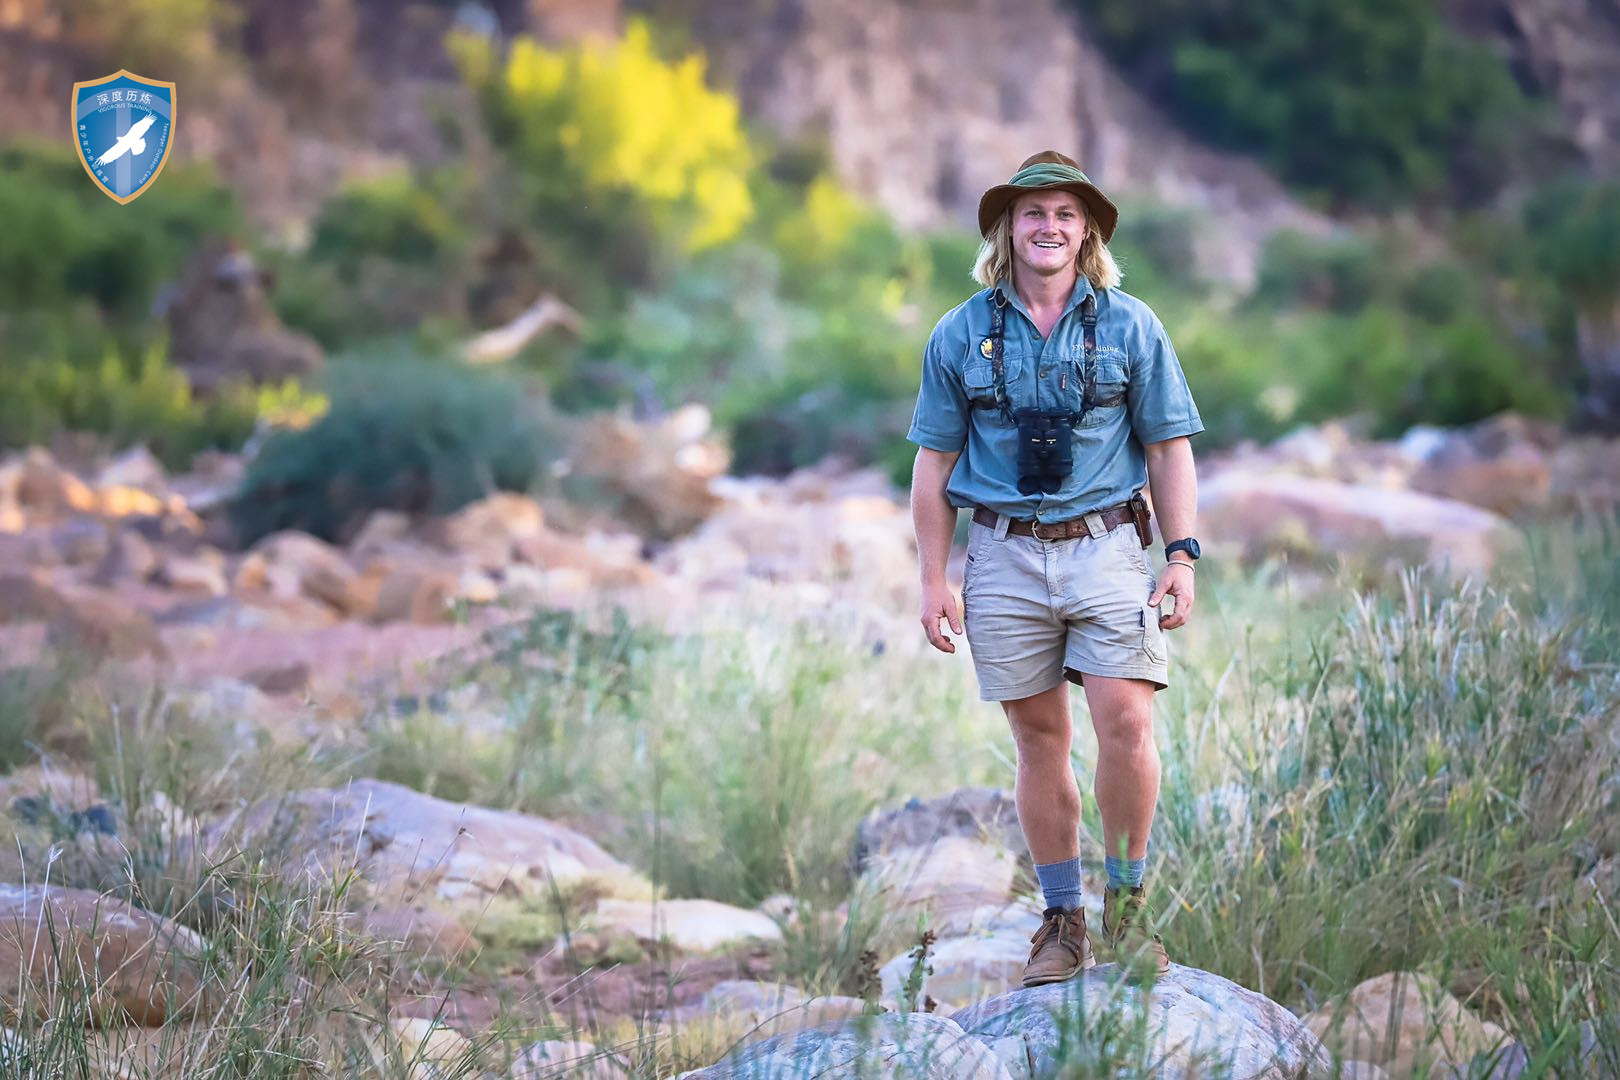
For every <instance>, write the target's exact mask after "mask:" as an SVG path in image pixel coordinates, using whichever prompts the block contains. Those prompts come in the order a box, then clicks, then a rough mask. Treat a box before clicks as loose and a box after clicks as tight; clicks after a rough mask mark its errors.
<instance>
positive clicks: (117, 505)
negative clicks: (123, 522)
mask: <svg viewBox="0 0 1620 1080" xmlns="http://www.w3.org/2000/svg"><path fill="white" fill-rule="evenodd" d="M167 509H168V504H167V503H165V502H164V501H163V500H162V499H159V498H158V497H157V496H156V495H152V494H150V493H148V492H145V491H142V490H141V489H140V488H133V487H124V486H122V485H118V486H114V487H105V488H102V489H101V490H100V491H98V492H96V511H97V512H98V513H99V514H101V516H103V517H119V518H121V517H130V516H132V515H140V516H142V517H159V516H161V515H162V514H163V512H164V511H165V510H167Z"/></svg>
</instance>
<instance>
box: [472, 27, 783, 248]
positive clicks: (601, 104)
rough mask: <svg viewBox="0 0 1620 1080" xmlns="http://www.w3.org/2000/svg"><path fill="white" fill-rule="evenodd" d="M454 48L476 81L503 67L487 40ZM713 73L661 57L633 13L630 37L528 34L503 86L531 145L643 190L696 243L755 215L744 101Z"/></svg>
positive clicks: (674, 229) (592, 181) (726, 233)
mask: <svg viewBox="0 0 1620 1080" xmlns="http://www.w3.org/2000/svg"><path fill="white" fill-rule="evenodd" d="M450 48H451V51H452V53H453V54H454V55H455V56H456V57H457V58H458V60H459V61H460V63H461V66H462V71H463V73H464V74H465V75H466V76H467V77H468V79H469V81H472V82H474V83H475V84H477V83H478V82H479V81H480V79H481V78H489V77H491V76H492V75H493V72H494V65H493V61H492V58H491V57H490V55H489V53H488V46H487V45H485V44H483V43H481V42H478V41H476V40H474V39H471V38H468V37H461V38H458V39H455V40H453V41H452V42H451V45H450ZM705 70H706V64H705V62H704V58H703V57H702V56H701V55H695V54H694V55H690V56H687V57H685V58H683V59H680V60H675V61H668V60H664V59H663V58H661V57H660V56H659V55H658V54H657V52H656V51H655V49H654V48H653V42H652V34H651V32H650V31H649V30H648V28H647V25H646V24H645V23H644V22H642V21H640V20H631V22H630V24H629V26H628V27H627V28H626V30H625V35H624V38H623V39H622V40H620V41H591V42H587V43H585V44H581V45H578V46H573V47H570V48H566V49H549V48H547V47H546V46H544V45H541V44H539V43H538V42H536V41H534V40H533V39H530V38H519V39H518V40H517V41H516V42H515V43H514V44H513V46H512V48H511V51H510V53H509V55H508V56H507V58H506V65H505V69H504V71H502V72H501V73H500V75H499V84H498V92H499V93H500V94H501V95H503V96H504V97H505V98H506V99H507V105H508V107H509V109H510V115H511V119H512V120H513V122H514V123H515V124H516V126H517V127H518V128H519V129H520V132H521V134H520V136H519V142H520V144H521V145H522V146H523V147H524V148H525V149H528V150H532V151H539V152H540V153H541V154H542V155H543V156H550V155H549V154H546V151H552V152H554V153H556V154H557V155H559V156H560V157H561V158H562V159H563V160H564V161H565V162H566V163H567V164H568V165H569V166H570V167H571V169H572V170H574V171H576V172H577V173H578V174H579V176H580V177H581V179H582V180H583V181H584V182H585V184H586V185H587V186H588V188H589V189H590V190H592V191H597V190H602V189H606V190H607V191H613V190H618V191H624V192H629V193H633V194H634V195H635V196H636V197H637V198H638V199H640V200H643V201H644V202H645V203H646V204H647V205H648V206H649V208H650V209H651V210H652V211H653V212H654V215H655V217H656V218H657V219H658V221H659V222H660V224H661V225H662V226H664V227H666V228H667V229H668V230H669V231H670V232H671V233H673V234H674V235H676V236H677V237H678V239H679V240H680V241H681V242H682V243H683V244H684V245H685V246H686V247H687V248H688V249H689V250H694V251H695V250H701V249H703V248H706V247H713V246H715V245H718V244H723V243H726V242H727V241H729V240H732V239H734V238H735V237H736V236H737V235H738V234H739V233H740V232H741V230H742V228H743V226H745V225H746V224H747V223H748V222H749V221H750V220H751V219H752V218H753V215H754V206H753V200H752V198H751V197H750V195H749V185H748V174H749V170H750V169H751V168H752V167H753V165H754V162H755V157H756V155H755V153H754V151H753V149H752V147H751V146H750V144H749V140H748V136H747V133H746V132H745V131H744V130H743V127H742V117H741V113H740V110H739V109H738V106H737V101H736V99H735V98H733V97H731V96H730V95H729V94H726V93H723V92H720V91H717V90H712V89H710V88H709V86H708V85H707V84H706V83H705V81H704V75H705ZM485 89H486V91H487V90H488V89H489V87H488V86H487V85H486V86H485ZM543 144H550V145H543Z"/></svg>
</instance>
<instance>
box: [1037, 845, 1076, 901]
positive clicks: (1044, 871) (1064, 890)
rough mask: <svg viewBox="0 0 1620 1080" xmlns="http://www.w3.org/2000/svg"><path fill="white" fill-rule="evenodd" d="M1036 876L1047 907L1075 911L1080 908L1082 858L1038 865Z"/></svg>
mask: <svg viewBox="0 0 1620 1080" xmlns="http://www.w3.org/2000/svg"><path fill="white" fill-rule="evenodd" d="M1035 876H1036V877H1038V878H1039V879H1040V881H1041V892H1042V893H1043V894H1045V896H1046V906H1047V907H1049V908H1055V907H1060V908H1063V909H1064V910H1066V911H1073V910H1075V909H1076V908H1078V907H1079V906H1080V857H1079V856H1078V855H1076V856H1075V857H1074V858H1072V859H1065V860H1063V861H1062V862H1055V863H1036V864H1035Z"/></svg>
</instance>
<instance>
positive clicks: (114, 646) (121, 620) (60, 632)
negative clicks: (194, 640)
mask: <svg viewBox="0 0 1620 1080" xmlns="http://www.w3.org/2000/svg"><path fill="white" fill-rule="evenodd" d="M49 640H50V641H51V642H52V643H53V644H55V645H58V646H60V647H64V648H69V649H82V650H84V651H86V652H88V653H90V654H92V655H95V656H102V657H112V658H114V659H118V660H137V659H140V658H141V657H145V656H154V657H158V658H160V659H163V658H167V656H168V652H169V651H168V649H167V648H165V647H164V645H163V639H162V637H160V636H159V634H158V631H157V627H156V626H155V625H154V624H153V623H152V618H151V616H149V615H147V614H146V613H145V612H142V611H136V610H135V609H134V608H130V607H126V606H124V605H123V604H122V603H120V602H119V601H117V600H115V599H113V598H112V597H111V596H106V595H100V594H95V593H84V594H80V595H76V596H73V597H71V598H69V599H68V602H67V605H66V607H64V608H63V609H62V610H61V611H59V612H58V613H57V614H56V615H54V616H52V617H51V619H50V634H49Z"/></svg>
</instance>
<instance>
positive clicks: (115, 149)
mask: <svg viewBox="0 0 1620 1080" xmlns="http://www.w3.org/2000/svg"><path fill="white" fill-rule="evenodd" d="M156 121H157V117H155V116H153V115H152V114H151V113H147V114H146V116H144V117H143V118H142V119H140V120H137V121H136V122H135V126H134V127H132V128H130V129H129V130H128V131H126V132H124V134H122V135H120V136H118V141H117V142H115V143H113V144H112V146H110V147H108V148H107V152H106V153H105V154H102V155H101V156H100V157H98V158H96V164H97V165H105V164H107V162H109V161H117V160H118V159H119V158H121V157H123V156H124V155H125V154H128V153H134V154H143V153H145V152H146V140H145V139H143V138H141V136H142V135H145V134H146V129H147V128H149V127H151V126H152V124H153V123H155V122H156Z"/></svg>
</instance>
